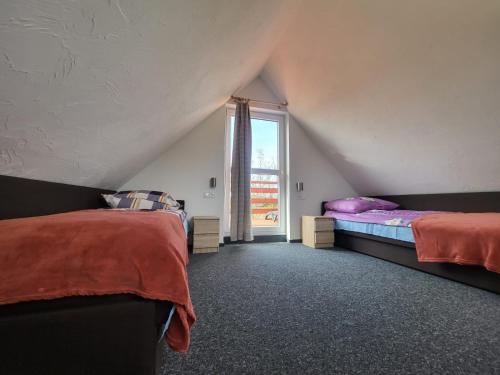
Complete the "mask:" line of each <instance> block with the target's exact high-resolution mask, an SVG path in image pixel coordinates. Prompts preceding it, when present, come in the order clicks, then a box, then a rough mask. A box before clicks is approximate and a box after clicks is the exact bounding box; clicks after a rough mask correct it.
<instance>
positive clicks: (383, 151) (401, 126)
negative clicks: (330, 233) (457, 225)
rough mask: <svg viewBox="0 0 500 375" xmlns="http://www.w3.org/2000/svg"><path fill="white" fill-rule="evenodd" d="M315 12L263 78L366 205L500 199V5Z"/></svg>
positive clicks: (417, 4) (333, 6)
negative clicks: (452, 197)
mask: <svg viewBox="0 0 500 375" xmlns="http://www.w3.org/2000/svg"><path fill="white" fill-rule="evenodd" d="M303 5H304V6H303V8H302V9H301V10H300V11H299V12H298V14H299V16H298V18H297V19H296V20H295V22H294V23H293V26H292V27H290V28H289V29H288V31H287V33H286V35H285V36H284V37H283V39H282V40H281V41H280V42H279V43H278V46H277V48H276V49H275V51H274V52H273V54H272V56H271V58H270V60H269V62H268V64H267V65H266V67H265V71H264V73H263V76H264V78H265V80H266V81H267V83H268V84H270V85H271V86H272V87H273V88H274V89H275V91H276V92H277V93H279V95H280V96H281V97H283V98H286V99H288V101H289V103H290V104H289V111H290V112H291V113H292V114H293V115H294V116H295V117H297V118H298V119H299V120H300V121H301V123H302V124H303V125H304V126H305V127H306V129H307V130H308V132H309V133H310V134H311V135H312V136H313V137H314V138H315V139H316V140H317V142H318V144H319V145H320V146H321V147H322V148H323V149H324V151H325V152H326V153H328V154H329V157H330V159H331V160H332V162H333V163H334V164H335V166H336V167H337V169H338V170H339V171H340V172H341V173H342V174H343V176H344V177H345V178H346V179H347V180H348V181H349V182H350V183H351V185H352V186H353V187H354V188H355V189H356V190H357V191H358V192H359V193H365V194H384V193H385V194H403V193H426V192H427V193H431V192H457V191H487V190H500V1H498V0H481V1H474V0H439V1H436V0H419V1H400V0H377V1H373V0H349V1H333V0H324V1H320V0H308V1H307V2H305V3H304V4H303Z"/></svg>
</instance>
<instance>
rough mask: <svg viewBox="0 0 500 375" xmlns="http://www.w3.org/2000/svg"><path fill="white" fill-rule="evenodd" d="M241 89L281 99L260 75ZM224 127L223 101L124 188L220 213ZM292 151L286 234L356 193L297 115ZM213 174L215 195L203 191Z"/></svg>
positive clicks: (292, 235)
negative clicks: (299, 187) (327, 204)
mask: <svg viewBox="0 0 500 375" xmlns="http://www.w3.org/2000/svg"><path fill="white" fill-rule="evenodd" d="M237 94H238V95H243V96H248V97H251V98H253V99H260V100H266V101H273V102H276V101H279V99H278V98H276V96H275V95H274V94H273V93H272V92H271V91H270V90H269V89H268V88H267V86H266V84H265V83H264V82H263V81H262V80H261V79H260V78H256V79H255V80H254V81H252V82H251V83H250V84H249V85H248V86H247V87H245V88H243V89H241V90H240V91H238V92H237ZM225 127H226V108H225V106H222V107H220V108H219V109H217V110H216V111H215V112H214V113H213V114H212V115H210V116H209V117H208V118H207V119H205V120H204V121H202V122H201V123H200V124H199V125H198V126H196V128H195V129H194V130H192V131H191V132H190V133H188V134H187V135H186V136H185V137H184V138H182V139H181V140H180V141H178V142H177V143H175V144H174V145H173V146H171V147H170V148H169V149H168V150H166V151H165V152H164V153H163V155H161V156H160V157H159V158H158V159H157V160H155V161H154V162H152V163H151V164H150V165H148V166H147V167H146V168H144V169H143V170H142V171H141V172H139V173H138V174H137V175H135V176H134V177H133V178H132V179H131V180H130V181H128V182H127V183H125V184H124V185H123V186H122V187H121V188H120V190H128V189H155V190H161V191H169V192H171V193H172V194H173V196H174V197H175V198H178V199H184V200H186V210H187V211H188V213H189V214H190V215H216V216H219V217H220V218H221V219H222V218H223V215H224V153H225V151H224V150H225ZM289 153H290V156H289V161H290V164H289V170H290V174H289V181H290V183H291V184H292V186H291V188H292V189H290V192H289V194H290V202H289V203H290V205H289V210H288V215H289V225H288V226H289V230H288V237H289V239H298V238H300V216H301V215H309V214H310V215H318V214H319V213H320V203H321V201H322V200H326V199H329V198H336V197H342V196H346V195H353V194H354V192H353V190H352V189H351V188H350V186H349V185H348V184H347V183H346V182H345V180H344V179H343V178H342V177H341V176H340V175H339V174H338V172H337V171H336V170H335V167H333V165H332V164H331V163H330V162H329V161H328V160H327V159H326V158H325V156H324V155H323V154H322V153H321V152H320V151H318V149H317V147H316V146H315V144H313V143H312V141H311V140H310V139H309V137H308V136H307V134H306V133H304V131H303V130H302V128H301V127H300V125H299V124H298V123H297V121H296V120H295V119H293V118H290V128H289ZM210 177H216V178H217V188H216V189H214V192H215V198H213V199H212V198H211V199H207V198H204V197H203V195H204V193H205V192H208V191H210V190H211V189H209V178H210ZM297 181H303V182H304V187H305V190H304V193H303V194H302V197H299V196H297V193H296V191H295V186H294V185H295V182H297ZM221 237H222V228H221ZM221 240H222V238H221Z"/></svg>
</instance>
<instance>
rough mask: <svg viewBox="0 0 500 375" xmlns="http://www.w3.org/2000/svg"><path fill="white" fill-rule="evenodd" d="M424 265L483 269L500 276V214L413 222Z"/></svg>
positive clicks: (425, 218) (449, 215) (439, 216)
mask: <svg viewBox="0 0 500 375" xmlns="http://www.w3.org/2000/svg"><path fill="white" fill-rule="evenodd" d="M412 228H413V235H414V237H415V244H416V247H417V255H418V260H419V261H420V262H451V263H458V264H465V265H479V266H484V267H486V269H488V270H490V271H493V272H498V273H500V213H481V214H479V213H478V214H475V213H473V214H465V213H443V214H431V215H426V216H423V217H421V218H419V219H416V220H414V221H413V222H412Z"/></svg>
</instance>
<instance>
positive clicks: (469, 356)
mask: <svg viewBox="0 0 500 375" xmlns="http://www.w3.org/2000/svg"><path fill="white" fill-rule="evenodd" d="M189 282H190V289H191V296H192V299H193V304H194V307H195V311H196V313H197V316H198V321H197V322H196V324H195V326H194V327H193V330H192V335H191V347H190V350H189V353H188V354H179V353H174V352H172V351H171V350H170V349H167V348H166V349H165V352H164V353H163V358H162V372H161V373H162V374H500V296H499V295H496V294H493V293H489V292H486V291H482V290H479V289H476V288H473V287H468V286H465V285H462V284H459V283H456V282H453V281H449V280H445V279H442V278H439V277H437V276H432V275H428V274H425V273H422V272H419V271H414V270H411V269H408V268H405V267H402V266H399V265H396V264H392V263H390V262H386V261H383V260H379V259H376V258H372V257H369V256H366V255H362V254H358V253H355V252H350V251H344V250H313V249H309V248H306V247H304V246H303V245H301V244H287V243H276V244H252V245H232V246H226V247H224V248H222V249H221V252H220V253H219V254H200V255H192V256H191V263H190V265H189Z"/></svg>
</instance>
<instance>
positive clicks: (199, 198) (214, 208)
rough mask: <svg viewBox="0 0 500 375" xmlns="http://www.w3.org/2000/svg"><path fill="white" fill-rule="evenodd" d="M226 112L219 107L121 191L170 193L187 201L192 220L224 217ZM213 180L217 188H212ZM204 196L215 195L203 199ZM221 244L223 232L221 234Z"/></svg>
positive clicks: (187, 209)
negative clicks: (193, 218) (211, 180)
mask: <svg viewBox="0 0 500 375" xmlns="http://www.w3.org/2000/svg"><path fill="white" fill-rule="evenodd" d="M225 121H226V108H225V106H222V107H220V108H219V109H217V110H216V111H215V112H214V113H212V114H211V115H210V116H209V117H208V118H207V119H205V120H204V121H202V122H201V123H200V124H199V125H197V126H196V127H195V128H194V129H193V130H192V131H191V132H190V133H188V134H187V135H186V136H185V137H183V138H182V139H181V140H179V141H178V142H176V143H175V144H174V145H172V146H171V147H170V148H169V149H168V150H167V151H166V152H165V153H163V154H162V155H161V156H160V157H159V158H158V159H156V160H155V161H154V162H152V163H151V164H149V165H148V166H147V167H146V168H144V169H143V170H141V171H140V172H139V173H138V174H137V175H135V176H134V177H132V179H131V180H129V181H128V182H126V183H125V184H124V185H123V186H122V187H121V188H120V190H129V189H149V190H159V191H168V192H170V193H171V194H172V195H173V196H174V198H177V199H184V200H185V201H186V211H187V212H188V214H189V217H191V216H193V215H214V216H218V217H220V218H221V220H222V217H223V214H224V137H225ZM210 177H216V178H217V187H216V188H215V189H210V188H209V179H210ZM205 192H213V193H215V196H214V198H210V199H207V198H204V193H205ZM221 242H222V231H221Z"/></svg>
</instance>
